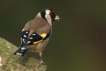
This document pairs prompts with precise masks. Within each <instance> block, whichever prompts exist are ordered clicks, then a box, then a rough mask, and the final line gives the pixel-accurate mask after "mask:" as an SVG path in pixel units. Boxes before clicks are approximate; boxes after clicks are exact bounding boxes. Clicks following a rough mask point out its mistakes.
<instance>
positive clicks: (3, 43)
mask: <svg viewBox="0 0 106 71" xmlns="http://www.w3.org/2000/svg"><path fill="white" fill-rule="evenodd" d="M17 48H18V47H16V46H15V45H13V44H11V43H10V42H8V41H7V40H5V39H3V38H0V71H45V70H46V68H47V65H42V66H40V67H39V68H38V66H39V60H37V59H36V58H34V57H31V56H29V55H28V53H27V54H26V55H25V56H24V57H20V56H18V55H13V53H14V52H15V51H16V50H17Z"/></svg>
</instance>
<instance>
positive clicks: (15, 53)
mask: <svg viewBox="0 0 106 71" xmlns="http://www.w3.org/2000/svg"><path fill="white" fill-rule="evenodd" d="M25 48H26V47H20V48H19V49H18V50H17V51H16V52H14V55H20V56H24V54H25V53H26V51H27V50H28V48H26V49H25Z"/></svg>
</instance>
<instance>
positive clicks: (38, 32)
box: [14, 9, 60, 64]
mask: <svg viewBox="0 0 106 71" xmlns="http://www.w3.org/2000/svg"><path fill="white" fill-rule="evenodd" d="M59 19H60V18H59V16H58V15H56V13H55V11H54V10H52V9H44V10H42V11H41V12H39V13H38V14H37V15H36V17H35V18H34V19H33V20H30V21H29V22H27V23H26V24H25V26H24V28H23V29H22V32H21V46H20V47H19V49H18V50H17V51H16V52H14V55H20V56H24V54H25V53H26V51H27V50H28V49H32V50H35V51H36V52H38V53H39V56H40V58H41V60H40V64H43V63H44V62H43V59H42V52H43V50H44V48H45V47H46V45H47V43H48V42H49V39H50V36H51V33H52V22H53V21H55V20H58V21H59Z"/></svg>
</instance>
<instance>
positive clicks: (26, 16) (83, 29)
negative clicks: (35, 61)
mask: <svg viewBox="0 0 106 71" xmlns="http://www.w3.org/2000/svg"><path fill="white" fill-rule="evenodd" d="M45 8H52V9H54V10H55V11H56V13H57V14H58V15H59V16H60V17H61V18H62V19H61V20H60V21H59V22H57V21H56V22H54V23H53V34H52V36H51V39H50V42H49V44H48V46H47V47H46V49H45V51H44V52H43V59H44V61H45V62H46V64H47V65H48V69H47V71H106V0H60V1H58V0H0V37H3V38H5V39H7V40H8V41H10V42H11V43H13V44H15V45H16V46H19V45H20V32H21V30H22V28H23V26H24V25H25V23H26V22H27V21H29V20H31V19H33V18H34V17H35V16H36V14H37V13H38V12H39V11H41V10H42V9H45ZM36 56H37V55H36V54H35V57H36ZM37 57H38V56H37Z"/></svg>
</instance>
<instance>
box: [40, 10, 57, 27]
mask: <svg viewBox="0 0 106 71" xmlns="http://www.w3.org/2000/svg"><path fill="white" fill-rule="evenodd" d="M40 14H41V16H42V18H44V19H45V20H46V21H48V22H49V24H50V25H51V23H52V22H53V21H54V19H55V16H56V13H55V12H54V11H53V10H52V9H44V10H42V11H41V12H40Z"/></svg>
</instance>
